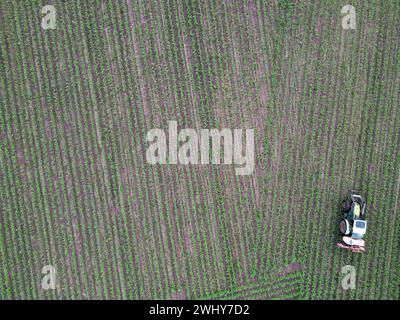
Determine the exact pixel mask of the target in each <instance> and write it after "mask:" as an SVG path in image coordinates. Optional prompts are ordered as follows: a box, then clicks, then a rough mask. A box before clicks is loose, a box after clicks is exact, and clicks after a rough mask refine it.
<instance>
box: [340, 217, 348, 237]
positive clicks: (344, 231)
mask: <svg viewBox="0 0 400 320" xmlns="http://www.w3.org/2000/svg"><path fill="white" fill-rule="evenodd" d="M350 231H351V230H350V225H349V222H348V221H347V220H345V219H343V220H342V221H340V233H341V234H344V235H345V236H347V235H349V234H350Z"/></svg>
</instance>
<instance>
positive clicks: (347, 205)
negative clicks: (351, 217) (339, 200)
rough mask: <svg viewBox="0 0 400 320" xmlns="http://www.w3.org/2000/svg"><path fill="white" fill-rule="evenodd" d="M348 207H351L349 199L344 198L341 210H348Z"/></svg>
mask: <svg viewBox="0 0 400 320" xmlns="http://www.w3.org/2000/svg"><path fill="white" fill-rule="evenodd" d="M350 208H351V204H350V201H348V200H344V201H343V211H344V212H349V210H350Z"/></svg>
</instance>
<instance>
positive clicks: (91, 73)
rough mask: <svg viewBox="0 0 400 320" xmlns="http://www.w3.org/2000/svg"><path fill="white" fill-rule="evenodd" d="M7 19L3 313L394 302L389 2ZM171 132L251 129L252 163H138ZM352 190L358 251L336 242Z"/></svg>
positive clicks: (7, 8)
mask: <svg viewBox="0 0 400 320" xmlns="http://www.w3.org/2000/svg"><path fill="white" fill-rule="evenodd" d="M347 4H351V5H352V6H354V7H355V9H356V28H355V29H354V30H353V29H347V30H345V29H344V28H343V27H342V17H343V15H342V14H341V9H342V7H343V6H345V5H347ZM45 5H52V6H54V8H55V9H56V12H55V18H56V20H55V21H56V24H55V27H54V28H50V29H46V28H43V26H42V24H41V22H42V19H43V17H44V16H45V14H43V13H42V12H41V10H42V8H43V7H44V6H45ZM0 21H1V22H0V23H1V28H0V57H1V63H0V73H1V79H0V80H1V85H0V90H1V91H0V99H1V105H0V228H1V229H0V300H9V299H399V298H400V258H399V256H400V247H399V246H400V217H399V214H398V212H399V211H400V153H399V145H400V103H399V99H400V97H399V93H400V56H399V40H400V2H399V1H398V0H381V1H377V0H370V1H362V0H354V1H351V2H350V1H347V0H346V1H342V0H340V1H338V0H334V1H332V0H329V1H328V0H320V1H317V0H315V1H314V0H311V1H300V0H299V1H295V0H293V1H290V0H268V1H255V0H235V1H232V0H176V1H169V0H151V1H150V0H149V1H145V0H121V1H106V0H62V1H61V0H59V1H56V0H53V1H43V0H31V1H12V0H2V1H0ZM170 121H177V124H178V127H179V128H180V129H183V128H193V129H196V130H200V129H201V128H206V129H212V128H216V129H218V130H221V129H223V128H229V129H232V130H233V129H237V128H239V129H243V130H245V129H254V170H253V171H252V172H251V174H248V175H236V174H235V166H234V165H228V164H221V165H217V164H209V165H203V164H189V165H185V164H180V163H178V164H163V165H162V164H150V163H149V162H148V161H147V159H146V150H147V149H148V147H149V143H148V141H146V135H147V133H148V132H149V131H150V130H152V129H153V128H160V129H163V130H165V131H166V132H167V131H168V123H169V122H170ZM221 150H222V148H221ZM350 189H357V190H360V191H361V192H362V194H363V195H364V196H365V198H366V201H367V220H368V232H367V234H366V238H365V241H366V251H365V252H364V253H362V254H360V253H358V254H355V253H352V252H351V251H347V250H341V249H339V248H337V245H336V244H337V242H338V237H339V228H338V223H339V220H340V218H341V204H342V200H343V199H344V198H345V197H346V195H347V194H348V191H349V190H350ZM346 265H351V266H354V268H355V270H356V279H357V280H356V288H355V289H350V290H344V289H343V288H342V286H341V283H342V277H343V274H342V273H341V270H342V268H343V267H344V266H346ZM45 266H52V267H51V268H53V269H54V270H55V271H56V283H55V289H49V290H45V289H44V288H43V283H42V279H43V277H44V276H45V274H43V273H42V271H43V268H44V267H45ZM53 269H52V270H53ZM46 270H48V269H46Z"/></svg>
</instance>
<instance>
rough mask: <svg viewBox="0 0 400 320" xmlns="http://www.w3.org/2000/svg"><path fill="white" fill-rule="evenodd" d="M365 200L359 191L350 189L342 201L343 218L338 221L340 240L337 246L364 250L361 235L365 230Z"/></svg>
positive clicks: (355, 250) (357, 250)
mask: <svg viewBox="0 0 400 320" xmlns="http://www.w3.org/2000/svg"><path fill="white" fill-rule="evenodd" d="M365 206H366V202H365V200H364V198H363V197H362V196H361V195H360V193H359V192H356V191H353V190H351V191H350V197H349V199H346V200H344V201H343V219H342V220H341V221H340V242H338V244H337V246H338V247H339V248H344V249H348V250H351V251H352V252H364V251H365V242H364V240H363V237H364V235H365V232H366V230H367V221H366V220H365Z"/></svg>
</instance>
